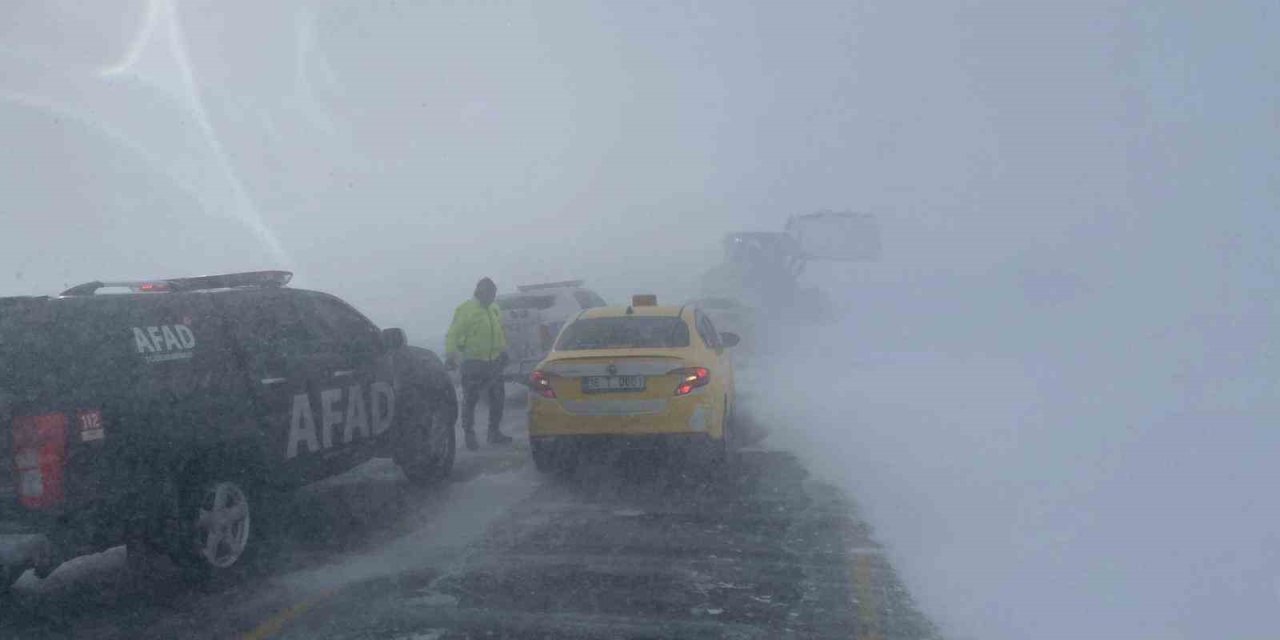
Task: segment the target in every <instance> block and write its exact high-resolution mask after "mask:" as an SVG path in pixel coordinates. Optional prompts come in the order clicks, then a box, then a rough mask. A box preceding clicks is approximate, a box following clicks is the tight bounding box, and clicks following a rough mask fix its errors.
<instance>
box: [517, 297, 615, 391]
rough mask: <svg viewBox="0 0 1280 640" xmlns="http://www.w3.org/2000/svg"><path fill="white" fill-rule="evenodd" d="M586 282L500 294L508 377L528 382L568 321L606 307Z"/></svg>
mask: <svg viewBox="0 0 1280 640" xmlns="http://www.w3.org/2000/svg"><path fill="white" fill-rule="evenodd" d="M583 285H584V282H583V281H582V280H566V281H563V282H547V283H543V284H530V285H521V286H518V287H516V292H515V293H507V294H503V295H500V296H498V299H497V301H496V302H497V304H498V309H500V310H501V311H502V329H503V331H505V332H506V335H507V356H508V357H509V358H510V361H509V362H508V363H507V368H506V369H505V370H504V371H503V377H504V378H505V379H507V380H510V381H513V382H525V381H526V378H528V377H529V374H530V373H531V372H532V371H533V370H534V369H535V368H537V366H538V363H539V362H542V359H543V358H545V357H547V353H548V352H550V351H551V345H552V344H554V343H555V340H556V336H558V335H560V329H562V328H563V327H564V325H565V323H566V322H568V321H570V320H572V319H573V318H574V316H576V315H578V314H579V313H581V312H582V311H583V310H585V309H593V308H596V307H603V306H605V304H606V303H605V300H604V298H602V297H600V294H598V293H596V292H595V291H592V290H591V289H588V288H586V287H585V286H583Z"/></svg>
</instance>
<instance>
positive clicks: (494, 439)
mask: <svg viewBox="0 0 1280 640" xmlns="http://www.w3.org/2000/svg"><path fill="white" fill-rule="evenodd" d="M489 444H511V436H509V435H507V434H505V433H503V432H501V431H498V430H497V429H490V430H489Z"/></svg>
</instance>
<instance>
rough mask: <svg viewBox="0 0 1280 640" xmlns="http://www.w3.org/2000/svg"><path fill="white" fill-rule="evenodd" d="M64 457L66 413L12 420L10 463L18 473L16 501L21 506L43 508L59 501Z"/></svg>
mask: <svg viewBox="0 0 1280 640" xmlns="http://www.w3.org/2000/svg"><path fill="white" fill-rule="evenodd" d="M66 457H67V416H66V414H62V413H47V414H44V415H39V416H19V417H17V418H14V419H13V463H14V467H15V468H16V470H17V472H18V501H19V502H20V503H22V506H24V507H26V508H28V509H45V508H48V507H52V506H54V505H56V504H58V503H60V502H62V499H63V497H64V492H63V485H62V467H63V463H64V462H65V461H66Z"/></svg>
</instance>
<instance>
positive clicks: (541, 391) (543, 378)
mask: <svg viewBox="0 0 1280 640" xmlns="http://www.w3.org/2000/svg"><path fill="white" fill-rule="evenodd" d="M529 388H530V389H532V390H533V392H534V393H536V394H538V395H540V396H542V397H544V398H552V399H554V398H555V397H556V390H555V389H552V388H551V379H550V377H549V376H548V375H547V374H546V373H545V372H543V371H540V370H535V371H534V372H533V373H531V374H529Z"/></svg>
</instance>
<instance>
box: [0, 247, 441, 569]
mask: <svg viewBox="0 0 1280 640" xmlns="http://www.w3.org/2000/svg"><path fill="white" fill-rule="evenodd" d="M290 277H291V274H289V273H288V272H283V271H265V272H251V273H238V274H228V275H218V276H201V277H194V278H172V279H161V280H154V281H147V282H117V283H111V282H105V283H104V282H90V283H85V284H83V285H79V286H76V287H73V288H71V289H68V290H67V291H65V292H63V293H62V295H60V296H57V297H21V298H0V591H4V590H6V589H7V588H8V587H9V586H10V585H11V584H12V582H14V581H16V580H17V578H18V577H19V576H20V575H21V574H22V573H23V572H24V571H25V570H27V569H29V568H33V569H35V570H36V572H37V574H38V575H41V576H43V575H46V574H47V573H48V572H50V571H52V570H53V569H54V568H56V567H57V566H58V565H59V564H60V563H61V562H62V561H63V560H65V559H67V558H70V557H74V556H76V555H81V554H84V553H90V552H95V551H99V550H102V549H106V548H109V547H111V546H115V545H118V544H121V543H127V544H130V545H134V544H140V545H146V548H149V549H152V550H159V551H161V552H163V553H166V554H168V555H169V556H170V557H172V558H173V560H174V561H175V562H176V563H178V564H179V565H181V566H183V567H185V568H186V569H187V570H188V571H189V572H190V573H191V574H192V575H195V576H200V577H208V576H211V575H216V574H219V573H227V572H229V571H231V570H232V569H233V567H236V566H237V565H238V564H243V558H244V557H245V556H246V554H247V553H248V552H250V551H252V550H253V549H254V547H255V542H256V538H255V535H254V531H255V530H254V527H253V523H254V521H255V518H260V517H261V516H262V514H264V513H265V512H266V511H267V510H266V509H264V508H263V506H262V502H263V500H264V499H265V497H266V496H275V495H279V492H280V491H281V490H287V489H290V488H295V487H298V486H300V485H303V484H306V483H310V482H313V481H316V480H319V479H322V478H325V477H328V476H332V475H335V474H338V473H341V472H343V471H345V470H347V469H350V468H351V467H353V466H356V465H358V464H360V463H362V462H364V461H366V460H369V459H370V458H373V457H392V458H394V459H395V461H396V463H397V464H398V465H399V466H400V467H401V469H402V470H403V471H404V473H405V475H406V476H407V477H408V478H409V479H410V480H411V481H414V482H419V483H430V482H435V481H440V480H442V479H444V478H446V477H447V476H448V475H449V473H450V471H451V469H452V466H453V458H454V447H455V443H454V421H455V419H456V416H457V401H456V398H455V395H454V389H453V386H452V384H450V382H449V379H448V377H447V375H446V374H445V371H444V367H443V365H442V364H441V362H440V359H439V358H438V357H437V356H436V355H435V354H434V353H432V352H430V351H427V350H425V349H418V348H415V347H409V346H407V345H406V340H405V334H404V332H403V331H401V330H400V329H382V330H380V329H379V328H378V327H377V326H375V325H374V324H373V323H372V322H370V321H369V320H368V319H367V318H366V317H365V316H363V315H361V314H360V313H359V312H358V311H356V310H355V309H353V308H352V307H351V306H350V305H348V304H346V303H344V302H343V301H341V300H339V299H338V298H335V297H334V296H331V295H328V294H324V293H319V292H315V291H304V290H299V289H291V288H288V287H286V286H285V285H286V284H287V283H288V280H289V278H290ZM111 291H117V292H119V293H110V292H111Z"/></svg>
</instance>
